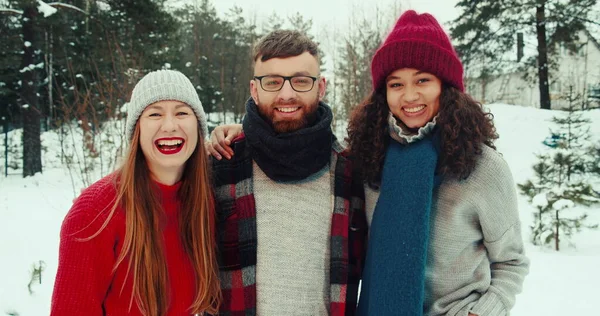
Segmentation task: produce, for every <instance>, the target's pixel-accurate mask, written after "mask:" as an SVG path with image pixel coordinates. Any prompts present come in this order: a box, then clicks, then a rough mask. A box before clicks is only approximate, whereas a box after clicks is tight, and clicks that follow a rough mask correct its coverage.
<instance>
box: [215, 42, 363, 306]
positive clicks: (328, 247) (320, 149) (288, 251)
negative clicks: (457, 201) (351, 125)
mask: <svg viewBox="0 0 600 316" xmlns="http://www.w3.org/2000/svg"><path fill="white" fill-rule="evenodd" d="M326 86H327V81H326V80H325V78H324V77H322V76H320V74H319V55H318V49H317V45H316V43H314V42H313V41H311V40H310V39H309V38H307V37H306V36H305V35H303V34H301V33H299V32H297V31H285V30H278V31H274V32H272V33H270V34H267V35H266V36H265V37H263V38H262V39H261V40H260V41H259V42H258V43H257V44H256V46H255V48H254V77H253V78H252V80H250V94H251V98H250V99H249V100H248V101H247V103H246V116H245V117H244V120H243V124H242V126H243V133H242V134H241V135H240V136H238V137H237V138H236V139H234V140H233V142H231V144H230V145H231V148H232V149H233V152H232V154H233V155H232V156H230V157H228V158H231V159H229V160H226V159H223V160H216V159H215V160H214V164H213V178H214V182H215V199H216V210H217V235H218V236H217V246H218V254H219V268H220V272H221V273H220V276H221V287H222V294H223V299H222V302H223V303H222V304H221V314H223V315H256V314H258V315H340V316H341V315H354V313H355V309H356V300H357V294H358V293H357V292H358V283H359V281H360V278H361V273H362V267H363V262H364V258H365V254H366V248H365V245H366V237H367V234H368V232H367V222H366V216H365V211H364V189H363V184H362V181H361V179H360V178H359V177H358V176H356V175H355V174H354V173H353V168H352V165H351V163H350V161H349V160H348V159H347V157H346V156H345V154H343V153H342V152H343V147H342V146H341V145H340V144H339V143H338V142H337V140H336V138H335V136H334V134H333V132H332V130H331V121H332V118H333V115H332V112H331V108H330V107H329V106H328V105H327V104H325V103H324V102H323V97H324V95H325V88H326Z"/></svg>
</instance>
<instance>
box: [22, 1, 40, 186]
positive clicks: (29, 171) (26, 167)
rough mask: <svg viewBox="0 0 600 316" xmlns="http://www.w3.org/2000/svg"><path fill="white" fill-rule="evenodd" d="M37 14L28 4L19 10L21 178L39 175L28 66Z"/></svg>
mask: <svg viewBox="0 0 600 316" xmlns="http://www.w3.org/2000/svg"><path fill="white" fill-rule="evenodd" d="M37 15H38V10H37V7H36V5H35V3H34V4H32V5H29V6H28V7H26V8H25V10H24V11H23V42H24V43H25V45H24V48H23V60H22V64H21V69H23V68H25V67H28V69H27V70H26V71H23V72H22V75H21V76H22V77H21V97H22V99H23V102H24V105H23V107H22V112H21V113H22V118H23V177H27V176H33V175H34V174H36V173H37V172H42V146H41V141H40V116H41V115H40V114H41V112H40V109H39V107H38V97H37V92H36V87H37V85H38V79H37V76H36V71H35V69H34V68H33V67H29V66H30V65H34V64H35V47H36V46H37V45H36V43H37V41H36V40H35V27H34V25H35V24H34V23H35V21H36V17H37Z"/></svg>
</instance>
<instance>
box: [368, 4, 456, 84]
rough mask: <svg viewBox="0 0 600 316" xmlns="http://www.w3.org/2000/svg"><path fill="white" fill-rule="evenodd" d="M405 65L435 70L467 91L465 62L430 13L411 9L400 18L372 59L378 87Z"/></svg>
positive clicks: (374, 77)
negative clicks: (464, 71) (420, 12)
mask: <svg viewBox="0 0 600 316" xmlns="http://www.w3.org/2000/svg"><path fill="white" fill-rule="evenodd" d="M401 68H415V69H418V70H421V71H425V72H428V73H431V74H433V75H435V76H437V77H438V78H440V80H442V81H443V82H445V83H447V84H449V85H451V86H453V87H455V88H457V89H458V90H460V91H464V85H463V66H462V63H461V62H460V59H458V55H457V54H456V51H455V50H454V47H452V44H451V43H450V39H449V38H448V35H446V33H445V32H444V30H443V29H442V27H441V26H440V24H439V23H438V22H437V20H436V19H435V18H434V17H433V16H431V15H430V14H427V13H423V14H417V13H416V12H415V11H413V10H409V11H406V12H404V14H402V16H401V17H400V18H399V19H398V21H397V22H396V25H395V26H394V29H393V30H392V32H391V33H390V34H389V35H388V37H387V38H386V39H385V42H384V43H383V45H381V47H379V49H378V50H377V52H376V53H375V56H373V60H372V61H371V76H372V79H373V88H374V90H377V89H379V88H381V86H382V85H383V84H385V78H386V77H387V76H388V75H389V74H390V73H392V72H394V71H396V70H397V69H401Z"/></svg>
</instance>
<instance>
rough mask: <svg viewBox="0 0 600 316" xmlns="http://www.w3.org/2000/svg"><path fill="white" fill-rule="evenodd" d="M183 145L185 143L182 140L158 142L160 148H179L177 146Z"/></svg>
mask: <svg viewBox="0 0 600 316" xmlns="http://www.w3.org/2000/svg"><path fill="white" fill-rule="evenodd" d="M182 143H183V141H182V140H181V139H174V140H165V139H163V140H159V141H158V145H159V146H177V145H181V144H182Z"/></svg>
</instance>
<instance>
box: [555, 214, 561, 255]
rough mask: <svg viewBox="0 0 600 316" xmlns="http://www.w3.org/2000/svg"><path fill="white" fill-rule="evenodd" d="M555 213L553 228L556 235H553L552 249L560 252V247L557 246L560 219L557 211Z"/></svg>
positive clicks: (558, 242)
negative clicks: (554, 225)
mask: <svg viewBox="0 0 600 316" xmlns="http://www.w3.org/2000/svg"><path fill="white" fill-rule="evenodd" d="M555 212H556V215H555V216H556V218H555V220H556V227H555V229H556V233H555V235H554V248H555V250H556V251H560V246H559V244H560V238H559V237H560V236H559V232H560V230H559V228H560V217H559V216H558V210H556V211H555Z"/></svg>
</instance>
